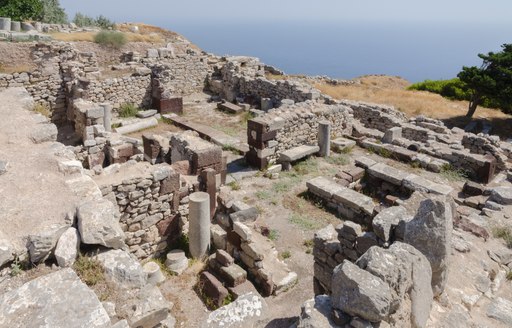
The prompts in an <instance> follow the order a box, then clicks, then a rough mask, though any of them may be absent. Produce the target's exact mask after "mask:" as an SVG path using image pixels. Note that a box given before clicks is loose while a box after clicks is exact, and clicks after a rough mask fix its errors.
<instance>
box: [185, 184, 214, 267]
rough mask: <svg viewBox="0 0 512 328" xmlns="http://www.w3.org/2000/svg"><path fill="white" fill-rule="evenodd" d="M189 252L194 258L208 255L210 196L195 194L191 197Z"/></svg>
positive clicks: (202, 193)
mask: <svg viewBox="0 0 512 328" xmlns="http://www.w3.org/2000/svg"><path fill="white" fill-rule="evenodd" d="M188 239H189V250H190V254H191V255H192V257H194V258H201V257H203V256H205V255H206V252H207V251H208V248H209V247H210V195H208V194H207V193H205V192H195V193H193V194H191V195H190V196H189V233H188Z"/></svg>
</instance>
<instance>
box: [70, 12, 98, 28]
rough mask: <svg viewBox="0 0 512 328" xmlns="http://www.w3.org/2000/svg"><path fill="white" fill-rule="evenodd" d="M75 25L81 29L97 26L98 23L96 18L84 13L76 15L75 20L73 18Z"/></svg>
mask: <svg viewBox="0 0 512 328" xmlns="http://www.w3.org/2000/svg"><path fill="white" fill-rule="evenodd" d="M73 23H75V24H76V25H77V26H79V27H86V26H96V21H95V20H94V18H92V17H90V16H87V15H84V14H82V13H76V14H75V18H73Z"/></svg>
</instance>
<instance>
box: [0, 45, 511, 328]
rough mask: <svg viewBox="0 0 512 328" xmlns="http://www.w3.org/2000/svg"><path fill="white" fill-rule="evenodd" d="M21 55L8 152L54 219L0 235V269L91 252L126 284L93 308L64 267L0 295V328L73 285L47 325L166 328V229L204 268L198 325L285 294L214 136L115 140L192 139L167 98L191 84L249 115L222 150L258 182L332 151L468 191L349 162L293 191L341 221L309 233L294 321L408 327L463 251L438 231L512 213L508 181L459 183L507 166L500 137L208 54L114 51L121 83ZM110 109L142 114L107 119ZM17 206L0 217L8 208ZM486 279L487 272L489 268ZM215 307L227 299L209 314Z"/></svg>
mask: <svg viewBox="0 0 512 328" xmlns="http://www.w3.org/2000/svg"><path fill="white" fill-rule="evenodd" d="M32 56H33V58H34V62H35V63H36V64H37V68H36V69H35V70H34V71H32V72H26V73H14V74H0V90H4V91H3V92H2V95H3V97H6V98H8V99H9V101H12V102H13V104H16V101H15V100H14V99H18V100H19V99H22V100H23V101H24V102H26V104H25V105H24V106H25V108H24V109H22V108H20V110H19V112H20V113H18V114H17V115H21V116H20V117H16V118H15V119H19V121H17V122H25V125H26V126H27V130H23V131H20V132H19V133H20V134H19V136H18V137H19V138H20V140H25V139H27V140H29V141H30V142H28V141H23V142H20V145H18V147H20V149H25V150H26V152H25V153H24V154H25V155H24V156H26V153H28V152H29V151H35V153H36V154H39V153H44V154H46V155H45V156H48V158H46V157H43V158H45V160H46V161H48V162H51V163H53V164H54V165H53V167H54V168H58V172H57V173H58V174H57V175H56V176H55V177H54V176H53V175H51V176H52V178H53V180H55V184H54V185H44V188H42V189H41V190H42V191H45V190H46V191H47V195H46V196H44V195H42V196H41V197H43V196H44V197H43V200H44V201H45V203H48V204H53V205H54V206H55V209H54V210H57V209H58V211H57V212H55V213H50V214H51V215H52V216H53V217H55V222H47V224H46V223H44V222H43V223H38V225H35V226H34V227H33V229H28V230H26V231H23V232H20V233H19V234H17V235H15V236H13V237H14V238H8V236H3V235H0V266H4V267H5V266H8V265H10V264H12V263H13V262H14V261H18V260H21V261H23V260H25V261H30V262H31V263H34V264H37V263H41V262H44V261H47V260H50V261H55V262H56V263H57V264H58V266H59V267H62V268H66V267H70V266H72V264H73V263H74V262H75V259H76V258H77V256H78V249H79V248H81V249H86V250H88V251H91V250H94V251H96V253H95V254H94V252H92V253H91V254H93V256H94V258H95V259H97V261H99V263H100V264H101V265H102V268H103V269H104V270H105V273H106V275H107V276H108V277H109V279H110V280H112V281H113V282H114V285H115V286H116V288H120V289H125V288H127V287H128V290H125V291H124V292H125V293H126V295H127V296H126V298H125V299H124V300H122V301H120V302H119V304H102V303H100V302H99V301H98V299H97V298H96V297H95V296H94V295H93V294H91V293H92V292H91V291H90V289H88V288H87V287H86V286H85V285H84V284H83V283H81V282H80V279H79V278H78V276H77V275H76V274H75V273H74V271H73V270H71V269H63V270H60V271H56V272H54V273H51V274H48V275H45V276H42V277H40V278H36V279H34V280H32V281H30V282H28V283H26V284H25V285H23V286H21V287H19V288H17V289H13V290H12V291H10V292H7V293H4V294H2V295H0V304H1V305H0V313H9V315H8V316H5V317H3V318H0V326H2V324H5V323H6V322H9V321H12V320H15V318H17V316H19V315H20V314H21V313H22V312H23V313H25V312H26V313H30V315H34V316H39V315H41V313H48V312H51V313H55V312H54V311H50V310H49V309H50V308H52V307H53V308H59V306H62V304H61V303H58V302H56V299H57V298H56V296H55V295H59V294H61V293H63V291H64V290H66V289H68V288H74V289H76V294H74V295H75V296H76V297H74V298H71V299H66V302H67V303H68V304H69V305H70V306H71V305H76V306H77V307H78V306H83V307H84V310H83V311H82V312H81V313H80V315H78V316H66V317H58V316H56V317H51V316H50V317H48V318H47V321H48V322H51V324H52V325H53V326H65V325H66V324H68V326H69V324H70V325H73V326H74V325H77V326H78V325H85V326H88V327H89V326H90V327H140V326H142V327H154V326H158V325H160V327H173V325H174V318H173V317H172V316H171V315H170V314H169V310H170V308H172V304H169V302H168V301H166V300H165V298H164V297H163V295H162V293H161V291H160V290H159V289H158V287H157V285H158V283H160V282H161V281H162V280H163V279H165V277H164V276H163V274H162V272H161V271H160V268H159V267H158V266H155V265H154V262H147V260H148V259H150V258H154V257H162V256H163V257H164V258H165V266H166V267H167V269H168V270H169V271H171V272H173V273H174V274H177V275H179V274H182V273H183V272H184V270H185V269H186V268H187V266H188V260H187V257H186V254H185V252H184V251H183V250H179V249H172V250H171V248H172V245H174V244H175V243H176V242H177V241H178V240H180V238H182V236H188V238H189V242H190V245H189V250H188V251H189V252H190V254H191V256H192V257H194V258H207V266H206V268H205V270H204V271H202V272H201V274H200V276H199V283H198V286H197V288H198V290H199V293H201V294H203V295H206V296H207V299H208V300H210V302H212V305H213V307H220V309H218V310H216V311H214V312H212V313H211V314H210V316H209V318H208V321H207V323H205V326H212V327H214V326H215V327H216V326H236V325H237V324H240V322H242V324H241V325H242V326H243V325H246V326H247V325H249V324H250V323H251V322H257V320H258V317H260V316H261V314H262V311H266V308H267V307H266V303H265V301H264V299H262V298H261V296H263V297H268V296H270V295H279V294H282V293H285V292H286V291H287V290H289V289H290V288H293V286H294V285H295V284H296V283H297V279H298V277H297V274H296V273H295V272H293V271H292V270H290V269H289V268H288V265H287V264H286V263H285V262H284V261H282V260H280V259H279V256H278V253H277V250H276V248H275V246H274V245H273V243H272V241H271V240H269V239H268V238H266V237H265V236H263V235H262V234H261V232H260V231H259V230H258V227H257V226H256V225H255V224H254V223H255V221H256V220H257V219H258V217H259V215H260V214H259V211H258V209H257V208H255V207H253V206H250V205H247V204H246V203H244V202H243V201H241V200H240V199H236V198H234V197H233V196H232V195H230V194H226V193H223V192H220V187H221V186H222V185H225V184H226V182H227V181H228V156H227V155H226V154H225V152H223V150H222V147H221V146H225V145H226V143H225V142H223V141H218V140H219V139H218V138H217V137H216V136H214V135H212V134H211V133H210V131H208V130H207V129H204V128H201V129H200V128H197V129H196V132H194V131H185V132H178V133H171V132H167V133H162V134H149V133H145V134H143V136H142V138H141V139H138V138H132V137H129V136H126V134H128V133H131V132H134V131H139V130H143V129H145V128H150V127H153V126H156V125H158V123H159V120H161V119H167V120H171V121H174V122H175V124H177V125H180V126H185V127H189V128H190V129H194V126H193V125H192V124H189V122H186V120H184V119H182V118H180V117H179V116H176V114H181V113H183V111H184V110H185V109H184V104H183V97H184V96H186V95H189V94H191V93H193V92H198V91H208V92H210V93H211V95H212V96H211V100H213V101H219V104H218V108H219V109H220V110H222V111H227V112H232V113H240V112H244V111H251V113H252V115H254V116H255V118H253V119H250V120H249V121H248V122H247V143H246V144H245V143H244V142H243V141H241V142H240V141H238V142H239V143H240V144H237V145H238V146H239V147H238V148H239V149H241V151H242V152H243V153H244V158H245V161H246V162H247V164H249V165H251V166H253V167H255V168H257V169H259V170H262V171H265V175H266V176H269V177H271V178H278V177H279V172H280V171H281V170H290V169H292V168H293V165H294V164H295V163H296V162H298V161H300V160H302V159H304V158H306V157H308V156H312V155H318V156H320V157H328V156H330V152H331V150H332V151H339V150H343V149H349V148H351V147H354V146H355V145H357V146H359V147H361V148H365V149H368V150H370V151H371V152H373V153H375V154H378V155H381V156H382V157H386V158H392V159H395V160H397V161H401V162H405V163H411V165H414V166H415V167H418V168H422V169H425V170H428V171H432V172H442V171H443V170H447V169H458V170H464V173H465V174H467V176H468V177H469V178H470V179H472V180H473V181H474V182H471V181H468V182H467V183H466V185H465V186H464V189H463V193H465V196H464V197H454V190H453V188H452V187H450V186H447V185H444V184H439V183H436V182H433V181H430V180H428V179H425V178H423V177H421V176H419V175H416V174H411V173H408V172H405V171H401V170H399V169H396V168H394V167H391V166H389V165H387V164H385V163H381V162H376V161H374V160H372V159H369V158H364V157H360V158H358V159H357V161H356V166H354V167H351V168H349V169H344V170H342V171H339V172H338V173H337V174H336V175H335V176H334V177H325V176H319V177H316V178H314V179H312V180H310V181H308V182H307V189H308V193H309V194H310V195H312V196H313V197H315V199H317V200H319V201H321V202H322V204H324V206H325V208H326V209H328V210H330V211H333V212H335V213H336V214H337V215H338V216H339V217H340V218H342V219H343V220H344V222H343V223H341V224H339V225H337V226H336V227H335V226H333V225H329V226H327V227H326V228H324V229H322V230H320V231H318V232H317V233H316V234H315V238H314V248H313V255H314V279H313V285H314V290H315V298H314V299H313V300H310V301H308V302H306V303H305V305H304V307H303V309H302V315H301V317H300V320H299V322H298V326H299V327H335V326H344V325H350V327H386V326H392V327H409V326H410V327H425V326H426V323H427V320H428V319H429V315H430V312H431V308H432V306H433V302H434V298H439V297H441V296H442V295H444V294H443V292H444V290H445V288H446V281H447V277H448V274H449V272H448V265H447V263H448V261H449V255H450V253H451V249H452V244H453V245H456V246H454V247H458V248H460V249H463V248H464V245H461V244H460V241H459V242H457V240H458V239H457V238H456V237H453V236H452V231H453V227H456V228H457V229H460V230H462V231H466V232H470V233H471V234H474V235H475V236H478V237H480V238H484V239H487V238H489V227H488V226H487V225H486V224H483V223H482V221H483V219H482V216H483V215H486V216H489V217H492V216H493V215H494V214H495V213H497V212H499V211H500V210H502V209H503V208H504V207H506V206H508V205H511V204H512V201H511V199H512V197H511V196H510V194H511V192H510V189H509V188H508V187H501V188H490V189H487V188H486V187H485V186H483V185H482V184H478V183H476V182H480V183H483V184H488V183H491V182H493V179H495V177H496V176H499V175H500V173H501V172H507V171H508V170H509V159H510V158H511V157H512V151H511V149H512V147H511V146H510V144H509V143H507V142H503V141H500V140H499V138H496V137H493V136H489V135H485V134H478V135H476V134H473V133H468V132H465V131H463V130H461V129H458V128H452V129H449V128H447V127H446V126H444V124H443V123H442V122H440V121H437V120H432V119H429V118H426V117H421V116H420V117H416V118H411V119H407V118H406V117H405V116H404V115H403V114H402V113H400V112H398V111H396V110H394V109H393V108H391V107H387V106H381V105H375V104H366V103H357V102H350V101H337V100H334V99H332V98H330V97H328V96H326V95H323V94H321V93H320V92H318V90H316V89H314V88H312V87H311V86H310V85H308V84H305V83H302V82H298V81H293V80H292V81H289V80H276V81H275V80H269V79H267V78H266V75H265V74H266V73H269V72H270V73H273V74H276V73H279V71H276V70H275V69H273V68H271V67H269V66H266V65H264V64H262V63H260V62H259V60H257V59H256V58H251V57H217V56H214V55H211V54H206V53H199V52H198V51H197V50H194V49H192V48H190V47H187V46H186V47H184V48H183V47H178V46H176V45H173V44H169V45H168V46H167V47H165V48H159V49H149V50H148V51H147V53H146V54H144V55H141V54H139V53H135V52H128V53H124V54H123V55H122V56H121V63H120V64H119V65H117V67H116V69H117V70H128V71H129V72H130V73H128V74H127V75H126V76H123V77H119V78H108V79H103V78H102V76H101V72H100V68H99V64H98V62H97V60H96V58H95V54H94V53H80V52H79V51H77V50H76V49H75V48H74V47H73V46H72V45H71V44H67V43H62V42H51V43H35V44H34V45H33V47H32ZM19 88H24V89H25V90H24V91H23V90H22V89H19ZM32 102H36V103H40V104H45V105H48V106H49V108H50V109H51V122H49V121H48V120H47V119H46V118H44V117H42V116H41V115H35V114H29V111H28V110H27V109H30V106H32V104H33V103H32ZM123 103H134V104H137V105H139V106H141V107H144V108H147V109H148V110H147V111H144V112H141V113H139V116H140V117H138V118H136V119H134V120H132V121H130V120H124V121H122V125H121V126H117V127H116V124H114V122H118V121H117V115H116V111H117V110H118V109H119V107H120V105H121V104H123ZM17 106H18V107H20V106H22V105H20V104H19V103H18V105H17ZM152 108H154V109H152ZM0 114H2V113H0ZM3 115H5V117H8V116H9V115H8V113H3ZM27 122H28V123H27ZM19 124H21V123H19ZM65 124H70V125H71V126H72V130H73V132H74V136H75V138H76V140H77V141H78V143H77V144H76V146H67V147H66V146H64V145H63V144H61V143H58V142H56V140H57V136H58V133H60V131H59V130H61V129H62V127H63V126H64V125H65ZM27 131H29V132H27ZM9 133H15V132H9ZM205 139H206V140H205ZM331 139H332V140H331ZM222 140H226V139H222ZM0 141H2V139H0ZM230 142H231V141H230ZM5 144H8V143H7V142H6V143H5ZM10 147H11V146H10ZM34 149H35V150H34ZM9 151H11V148H9ZM48 154H49V155H48ZM0 155H2V156H4V155H3V154H2V152H1V151H0ZM5 156H7V155H5ZM0 159H1V158H0ZM9 159H10V161H9V162H10V163H9V162H2V161H0V179H12V177H10V174H14V172H16V173H18V169H17V168H16V165H21V164H20V162H22V161H23V160H25V161H27V163H33V158H28V157H27V158H25V157H23V158H19V159H16V160H13V159H12V158H10V157H9ZM13 163H14V166H13ZM50 171H51V170H50ZM50 171H49V172H50ZM45 174H56V172H50V173H47V172H46V173H45ZM6 181H11V180H6ZM27 188H28V187H27ZM45 188H46V189H45ZM59 193H60V194H66V195H67V194H69V195H70V196H69V198H63V199H62V201H61V202H55V200H53V201H52V200H50V198H46V197H50V196H52V197H54V198H57V197H56V195H57V194H59ZM43 194H44V193H43ZM16 195H17V194H16ZM466 196H467V197H466ZM19 197H21V196H19ZM11 201H13V200H11ZM13 203H14V201H13ZM16 204H18V205H16V206H20V205H19V203H16ZM16 206H14V209H12V208H9V211H7V210H6V211H5V212H6V213H13V212H16V210H17V209H18V207H16ZM462 206H464V210H461V209H460V208H462ZM466 208H471V209H473V210H475V211H469V212H468V210H467V209H466ZM41 211H43V209H41ZM475 212H476V213H475ZM44 214H45V215H47V214H48V213H44ZM5 218H6V217H5V216H4V217H2V216H0V219H5ZM32 219H33V218H32ZM24 239H26V244H25V243H23V242H22V241H23V240H24ZM13 240H14V242H13ZM210 244H211V245H212V246H213V247H214V249H215V251H214V252H210ZM500 254H501V253H500ZM500 254H493V256H494V257H495V258H497V262H499V263H500V264H501V265H510V263H511V262H510V261H508V260H507V259H508V257H507V259H504V258H505V257H506V255H504V256H500ZM511 258H512V257H511ZM139 261H142V263H144V265H142V264H141V262H139ZM507 261H508V262H507ZM55 281H59V282H60V283H61V284H60V285H56V284H55V283H54V282H55ZM491 284H492V285H493V286H494V285H498V284H499V279H498V278H497V277H496V276H493V277H492V279H491V282H490V285H491ZM72 286H75V287H72ZM36 294H37V295H40V296H41V297H40V299H39V301H38V303H37V306H36V307H35V308H33V309H29V308H28V307H25V308H14V307H12V304H13V302H21V303H23V304H28V303H26V302H27V300H30V299H32V298H33V297H35V295H36ZM231 298H234V299H235V302H233V303H231V304H230V305H228V306H223V305H224V304H225V303H226V302H227V301H228V300H229V299H231ZM504 304H508V303H504ZM111 307H114V308H115V309H116V311H117V314H116V313H115V311H114V313H112V311H110V308H111ZM240 308H244V309H245V310H247V309H249V310H247V311H245V310H244V311H240ZM237 311H238V312H237ZM233 312H237V313H238V314H237V316H233V315H231V313H233ZM119 318H126V319H123V320H118V319H119ZM255 318H256V319H255ZM2 320H4V321H2ZM254 320H256V321H254ZM75 323H76V324H75ZM112 324H114V325H112Z"/></svg>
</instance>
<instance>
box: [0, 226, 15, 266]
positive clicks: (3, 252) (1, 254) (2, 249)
mask: <svg viewBox="0 0 512 328" xmlns="http://www.w3.org/2000/svg"><path fill="white" fill-rule="evenodd" d="M13 253H14V248H13V246H12V244H11V242H10V241H9V240H7V238H5V237H4V236H2V233H1V232H0V268H1V267H2V266H3V265H4V264H6V263H9V262H10V261H12V260H14V256H13Z"/></svg>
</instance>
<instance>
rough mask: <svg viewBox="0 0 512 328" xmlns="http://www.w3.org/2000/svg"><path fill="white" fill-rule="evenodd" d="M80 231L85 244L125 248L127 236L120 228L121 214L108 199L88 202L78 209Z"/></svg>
mask: <svg viewBox="0 0 512 328" xmlns="http://www.w3.org/2000/svg"><path fill="white" fill-rule="evenodd" d="M77 214H78V230H79V231H80V237H81V238H82V242H83V243H84V244H92V245H103V246H106V247H109V248H115V249H117V248H123V247H124V246H125V244H124V239H125V235H124V232H123V230H122V229H121V227H120V226H119V212H118V210H117V208H115V206H114V204H112V203H111V202H110V201H108V200H106V199H101V200H96V201H88V202H85V203H83V204H82V205H80V206H79V207H78V211H77Z"/></svg>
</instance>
